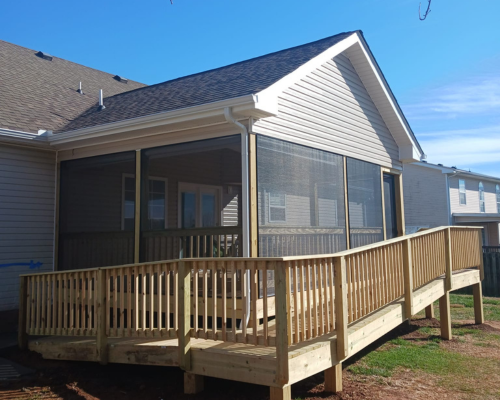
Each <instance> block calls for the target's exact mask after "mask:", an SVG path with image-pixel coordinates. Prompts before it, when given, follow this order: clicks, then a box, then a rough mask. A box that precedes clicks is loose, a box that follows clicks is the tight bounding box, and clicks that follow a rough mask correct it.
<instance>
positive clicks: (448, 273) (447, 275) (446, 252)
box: [444, 227, 453, 291]
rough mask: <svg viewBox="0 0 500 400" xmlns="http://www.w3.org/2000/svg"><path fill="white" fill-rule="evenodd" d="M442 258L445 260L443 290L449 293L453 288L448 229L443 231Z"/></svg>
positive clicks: (449, 232)
mask: <svg viewBox="0 0 500 400" xmlns="http://www.w3.org/2000/svg"><path fill="white" fill-rule="evenodd" d="M444 249H445V250H444V256H445V257H444V258H445V260H446V273H445V279H444V282H445V290H447V291H450V290H452V288H453V278H452V274H453V264H452V258H451V228H450V227H448V228H446V229H445V231H444Z"/></svg>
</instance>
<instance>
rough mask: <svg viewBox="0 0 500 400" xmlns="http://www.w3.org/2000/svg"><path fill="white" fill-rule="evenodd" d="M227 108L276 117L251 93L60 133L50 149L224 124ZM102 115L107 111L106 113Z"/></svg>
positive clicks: (240, 113)
mask: <svg viewBox="0 0 500 400" xmlns="http://www.w3.org/2000/svg"><path fill="white" fill-rule="evenodd" d="M226 107H231V109H232V112H233V113H234V114H235V115H236V116H237V117H239V118H241V117H243V118H245V117H246V118H248V117H254V118H257V119H260V118H265V117H270V116H274V115H275V110H274V109H272V107H270V106H269V105H268V104H265V103H264V102H260V103H259V100H258V96H256V95H253V94H250V95H246V96H241V97H235V98H232V99H226V100H221V101H217V102H212V103H205V104H201V105H198V106H193V107H186V108H181V109H178V110H172V111H166V112H160V113H156V114H151V115H145V116H142V117H137V118H130V119H126V120H121V121H117V122H111V123H108V124H102V125H97V126H91V127H86V128H81V129H77V130H73V131H67V132H61V133H57V134H55V135H53V136H51V137H50V144H51V146H55V147H60V146H62V145H64V144H69V143H74V142H77V141H79V140H88V139H94V138H99V137H104V136H110V135H114V134H118V133H119V134H123V133H125V132H131V131H137V130H144V129H147V128H154V127H159V126H167V125H174V124H177V125H179V124H182V125H183V126H187V127H190V126H192V127H200V126H203V125H204V123H203V121H206V123H207V124H210V122H209V121H212V123H213V121H214V120H220V122H224V120H225V117H224V109H225V108H226ZM103 112H107V110H105V111H103Z"/></svg>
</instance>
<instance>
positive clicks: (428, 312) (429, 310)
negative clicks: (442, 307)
mask: <svg viewBox="0 0 500 400" xmlns="http://www.w3.org/2000/svg"><path fill="white" fill-rule="evenodd" d="M425 318H427V319H432V318H435V316H434V304H432V303H431V304H429V305H428V306H427V307H425Z"/></svg>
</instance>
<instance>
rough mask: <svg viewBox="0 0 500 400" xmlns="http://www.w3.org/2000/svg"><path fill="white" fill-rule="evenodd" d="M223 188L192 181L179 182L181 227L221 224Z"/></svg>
mask: <svg viewBox="0 0 500 400" xmlns="http://www.w3.org/2000/svg"><path fill="white" fill-rule="evenodd" d="M221 191H222V190H221V188H220V187H217V186H209V185H197V184H192V183H180V184H179V228H183V229H191V228H211V227H215V226H220V221H221V211H222V210H221Z"/></svg>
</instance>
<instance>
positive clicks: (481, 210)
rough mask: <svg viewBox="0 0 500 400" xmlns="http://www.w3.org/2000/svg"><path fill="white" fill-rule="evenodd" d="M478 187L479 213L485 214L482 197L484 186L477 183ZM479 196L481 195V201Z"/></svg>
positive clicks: (481, 183)
mask: <svg viewBox="0 0 500 400" xmlns="http://www.w3.org/2000/svg"><path fill="white" fill-rule="evenodd" d="M477 186H478V188H477V189H478V190H477V192H478V195H479V212H480V213H486V198H485V196H484V184H483V182H482V181H479V184H478V185H477ZM481 194H482V195H483V198H482V199H481Z"/></svg>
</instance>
